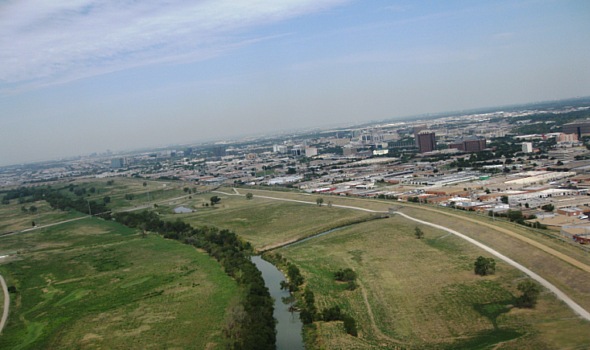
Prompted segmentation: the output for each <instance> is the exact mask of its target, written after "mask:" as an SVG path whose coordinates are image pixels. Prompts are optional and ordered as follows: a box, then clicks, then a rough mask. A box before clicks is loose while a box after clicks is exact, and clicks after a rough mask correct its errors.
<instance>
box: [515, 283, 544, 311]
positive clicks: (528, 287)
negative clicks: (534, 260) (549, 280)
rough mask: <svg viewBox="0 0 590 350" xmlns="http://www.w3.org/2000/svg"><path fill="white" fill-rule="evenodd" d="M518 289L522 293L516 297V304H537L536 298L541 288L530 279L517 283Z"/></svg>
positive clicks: (529, 306)
mask: <svg viewBox="0 0 590 350" xmlns="http://www.w3.org/2000/svg"><path fill="white" fill-rule="evenodd" d="M518 290H519V291H520V292H521V293H522V294H521V295H520V296H519V297H518V298H516V306H518V307H526V308H533V307H535V305H537V299H538V298H539V293H541V288H539V285H537V284H536V283H535V282H533V281H532V280H524V281H522V282H520V283H519V284H518Z"/></svg>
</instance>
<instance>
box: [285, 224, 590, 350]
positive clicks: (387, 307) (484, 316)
mask: <svg viewBox="0 0 590 350" xmlns="http://www.w3.org/2000/svg"><path fill="white" fill-rule="evenodd" d="M415 227H416V224H415V223H413V222H410V221H408V220H405V219H403V218H399V217H394V218H390V219H386V220H378V221H372V222H367V223H361V224H357V225H354V226H351V227H349V228H345V229H342V230H339V231H335V232H333V233H331V234H329V235H326V236H322V237H319V238H317V239H314V240H311V241H307V242H305V243H302V244H298V245H294V246H291V247H288V248H284V249H279V250H278V252H280V253H281V254H282V255H283V256H285V257H286V258H287V259H288V260H289V261H292V262H294V263H295V264H296V265H297V266H298V267H299V268H300V269H301V270H302V272H303V274H304V276H305V278H306V280H307V284H308V285H309V287H310V288H311V289H312V290H313V291H314V293H315V296H316V306H317V307H318V309H320V310H321V309H323V308H325V307H330V306H333V305H339V306H340V307H341V308H342V309H343V310H345V311H346V312H347V313H349V314H351V315H353V317H354V318H355V319H356V320H357V323H358V325H359V337H358V338H355V337H352V336H349V335H346V334H345V333H344V331H343V329H342V325H341V323H339V322H329V323H325V322H319V323H317V331H316V332H315V333H316V337H315V340H313V341H312V344H310V345H311V346H310V348H325V349H372V348H375V349H378V348H383V349H388V348H396V347H397V348H427V349H432V348H436V349H568V348H569V349H574V348H575V349H579V348H588V347H590V337H588V334H590V324H589V323H588V322H583V321H581V320H580V319H579V318H577V317H576V316H575V315H574V314H573V312H572V311H570V310H569V309H568V308H566V307H565V306H564V305H563V304H562V303H560V302H559V301H557V300H556V299H555V297H554V296H553V295H551V294H548V293H543V294H542V295H541V297H540V300H539V304H538V305H537V307H536V308H535V309H533V310H521V309H514V308H512V307H511V304H512V302H513V298H514V296H516V295H518V291H517V290H516V285H517V284H518V282H519V281H520V280H522V278H524V276H523V274H521V273H520V272H519V271H517V270H515V269H513V268H511V267H509V266H508V265H506V264H504V263H502V262H498V266H497V273H496V274H495V275H493V276H489V277H479V276H476V275H474V273H473V262H474V261H475V258H476V257H477V256H479V255H485V253H483V252H482V251H480V250H478V249H476V248H474V247H473V246H471V245H469V244H468V243H467V242H464V241H462V240H460V239H458V238H456V237H454V236H452V235H448V234H447V233H446V232H441V231H438V230H434V229H432V228H430V227H421V229H422V230H423V231H424V232H425V233H426V237H425V239H423V240H418V239H416V238H415V237H414V228H415ZM346 267H351V268H353V269H354V270H355V271H357V273H358V275H359V288H357V289H356V290H354V291H347V290H346V289H345V285H344V284H340V283H337V282H335V281H334V279H333V275H332V274H333V272H334V271H336V270H338V269H340V268H346Z"/></svg>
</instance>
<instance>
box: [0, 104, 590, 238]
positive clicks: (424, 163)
mask: <svg viewBox="0 0 590 350" xmlns="http://www.w3.org/2000/svg"><path fill="white" fill-rule="evenodd" d="M579 110H582V111H584V110H588V107H583V108H580V109H578V110H577V111H579ZM542 112H543V111H538V110H537V111H531V110H526V111H521V112H493V113H483V114H471V115H459V116H448V117H445V118H438V119H429V120H421V121H399V122H392V123H380V124H375V125H372V126H371V127H363V128H342V129H337V130H326V131H319V132H318V131H316V132H314V133H312V134H293V135H286V136H283V137H281V138H278V137H274V138H272V139H250V140H244V141H240V142H219V143H215V144H209V145H200V146H187V147H179V148H180V149H179V148H177V149H162V150H157V151H151V152H143V153H135V154H134V153H128V154H117V155H112V154H110V153H109V154H107V155H101V156H93V157H85V158H84V157H80V158H78V159H74V160H68V161H61V162H51V163H46V164H35V165H29V166H14V167H8V168H2V169H0V186H3V187H9V186H18V185H22V184H28V183H38V182H51V181H63V180H64V179H69V178H72V177H89V178H92V177H106V176H133V177H140V178H150V179H153V180H157V179H162V180H166V181H169V180H179V181H185V182H191V183H197V184H205V185H221V184H226V185H241V186H286V187H294V188H299V189H301V190H304V191H307V192H310V193H324V194H332V195H337V196H363V197H378V198H391V199H397V200H411V201H418V202H419V203H431V204H437V205H443V206H453V207H455V208H461V209H465V210H471V211H477V212H483V213H493V214H496V213H497V214H501V213H502V212H506V211H508V210H519V211H522V212H523V214H525V215H526V216H530V217H532V216H533V215H534V216H536V217H537V218H538V220H540V222H542V223H543V224H544V225H545V224H546V225H548V226H552V227H557V228H560V229H561V230H566V231H567V230H569V229H570V228H571V229H572V230H574V231H576V230H579V227H578V226H577V225H586V222H587V219H586V216H587V214H590V196H588V187H590V175H588V174H590V152H589V151H588V149H587V147H586V145H585V144H584V137H585V136H588V135H590V120H582V121H575V122H571V123H567V124H565V125H563V126H562V127H561V129H557V128H555V127H553V125H556V123H555V121H549V122H545V123H549V124H547V125H551V128H552V130H551V132H547V133H539V134H527V135H522V134H519V133H515V132H514V130H516V128H517V127H519V126H523V125H527V123H532V122H530V121H527V120H523V119H522V118H523V116H525V117H526V116H529V115H530V116H531V118H534V116H535V115H536V114H540V113H542ZM564 113H565V112H564ZM559 116H560V114H556V118H559ZM514 118H517V119H514ZM514 120H517V122H516V123H515V122H514ZM498 140H500V141H498ZM498 145H501V148H502V149H501V150H500V149H498V147H500V146H498ZM478 154H481V155H480V156H475V155H478ZM551 208H552V209H553V210H551V211H549V210H548V209H551ZM586 209H588V210H586ZM560 220H561V221H560ZM584 220H586V221H584ZM589 231H590V228H589ZM572 232H573V231H572ZM564 234H565V233H564Z"/></svg>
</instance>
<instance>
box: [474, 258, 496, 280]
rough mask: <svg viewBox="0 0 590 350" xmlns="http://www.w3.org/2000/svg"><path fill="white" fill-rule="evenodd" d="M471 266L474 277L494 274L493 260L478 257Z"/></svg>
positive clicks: (494, 265) (494, 264)
mask: <svg viewBox="0 0 590 350" xmlns="http://www.w3.org/2000/svg"><path fill="white" fill-rule="evenodd" d="M473 265H474V271H475V274H476V275H480V276H486V275H493V274H494V273H495V272H496V262H495V261H494V259H493V258H484V257H483V256H481V255H480V256H479V257H478V258H477V260H475V263H474V264H473Z"/></svg>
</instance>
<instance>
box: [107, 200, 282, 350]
mask: <svg viewBox="0 0 590 350" xmlns="http://www.w3.org/2000/svg"><path fill="white" fill-rule="evenodd" d="M213 202H214V201H213V199H211V203H212V204H213ZM115 218H116V220H117V221H118V222H120V223H122V224H124V225H126V226H129V227H133V228H141V229H142V230H148V231H152V232H157V233H159V234H161V235H162V236H163V237H165V238H170V239H174V240H178V241H181V242H183V243H186V244H190V245H193V246H195V247H198V248H202V249H204V250H205V251H207V252H208V253H209V254H210V255H211V256H212V257H214V258H215V259H217V261H219V262H220V263H221V264H222V266H223V267H224V269H225V272H226V273H227V274H228V275H229V276H231V277H233V278H234V279H235V280H236V281H237V282H238V285H239V286H240V287H241V289H242V294H243V296H242V298H241V299H240V305H239V306H241V310H243V312H235V313H232V314H231V315H233V316H234V318H235V319H231V320H229V321H228V322H227V325H228V326H229V327H227V328H226V330H225V331H226V335H227V337H228V340H229V341H230V344H229V346H230V347H231V348H235V349H274V347H275V339H276V334H275V324H274V322H275V321H274V318H273V315H272V314H273V302H272V299H271V297H270V294H269V292H268V289H267V288H266V287H265V286H264V280H263V279H262V275H261V273H260V271H258V269H257V268H256V266H255V265H254V264H253V263H252V262H251V261H250V259H249V253H250V252H251V246H250V244H249V243H244V242H242V241H241V240H240V239H239V238H238V237H237V236H236V235H235V234H234V233H233V232H230V231H228V230H218V229H216V228H209V227H203V228H193V227H191V226H190V225H189V224H186V223H184V222H181V221H175V222H167V221H162V220H160V218H159V217H158V215H157V214H156V213H154V212H148V211H144V212H141V213H129V212H127V213H118V214H116V215H115Z"/></svg>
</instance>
